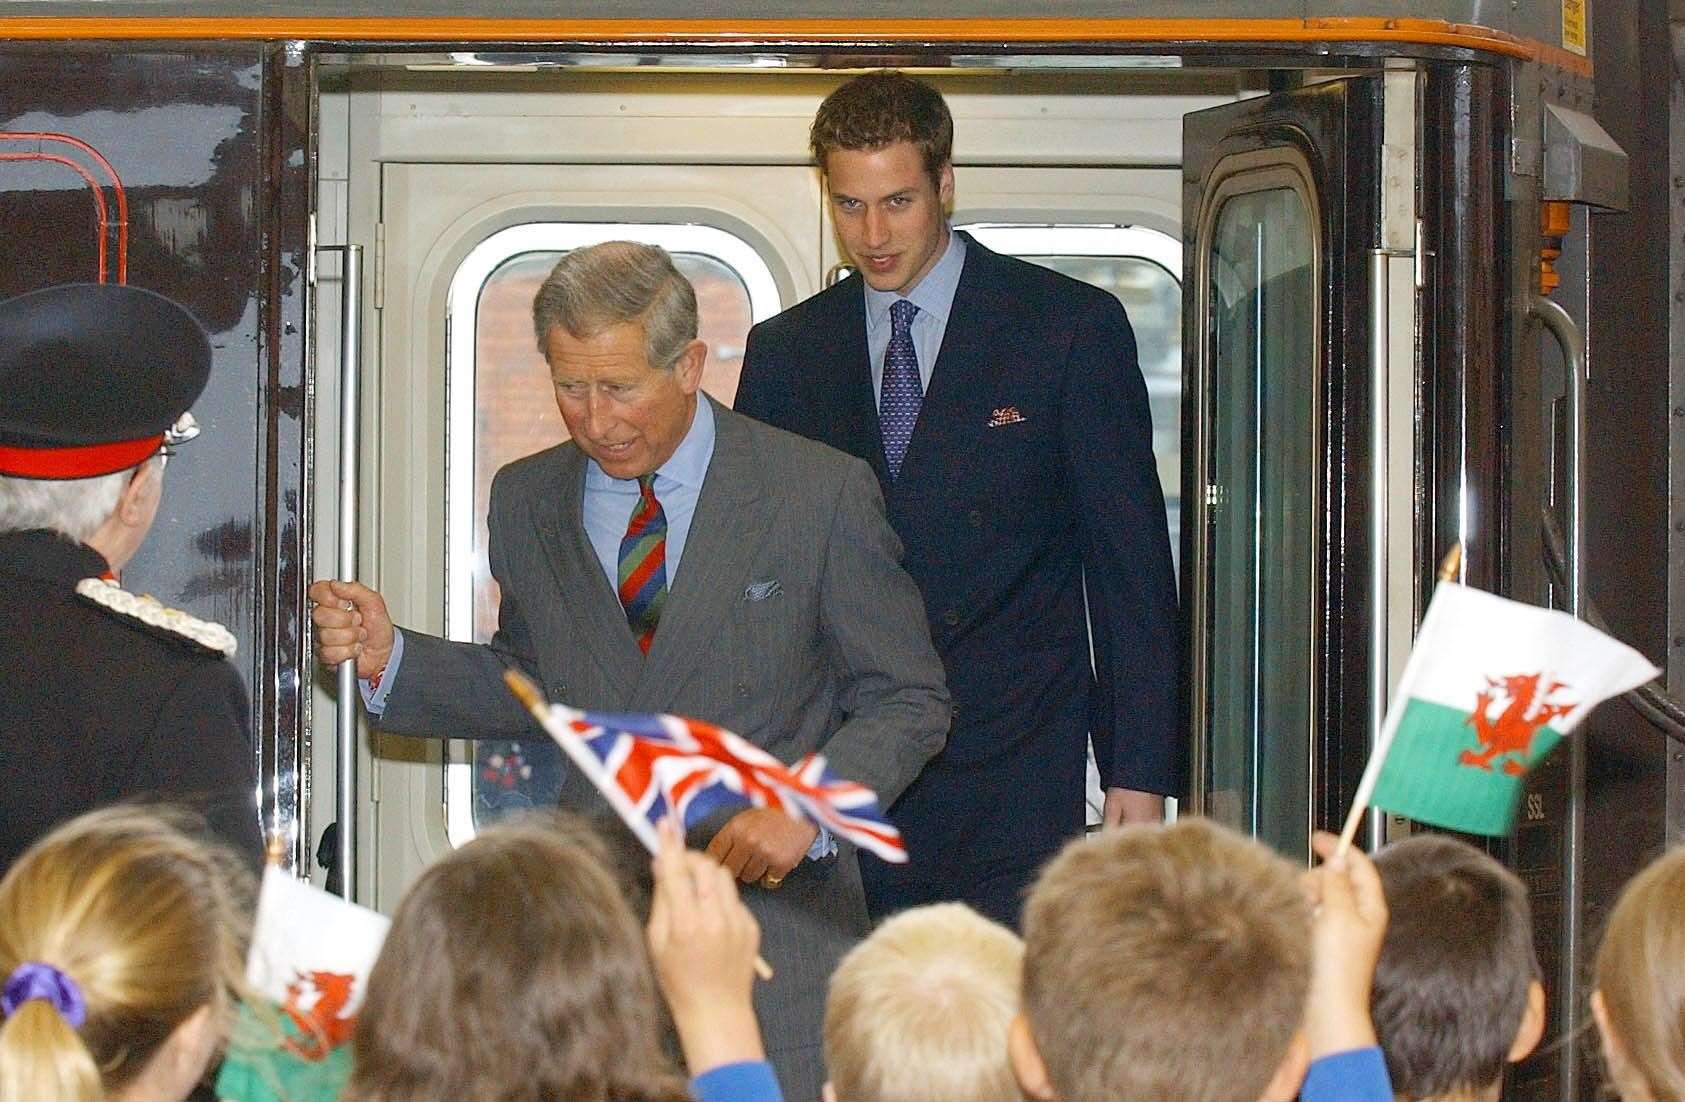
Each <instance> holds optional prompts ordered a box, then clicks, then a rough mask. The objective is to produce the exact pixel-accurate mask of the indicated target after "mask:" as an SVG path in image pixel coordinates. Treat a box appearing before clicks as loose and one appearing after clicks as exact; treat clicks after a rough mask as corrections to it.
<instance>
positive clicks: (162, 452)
mask: <svg viewBox="0 0 1685 1102" xmlns="http://www.w3.org/2000/svg"><path fill="white" fill-rule="evenodd" d="M199 432H200V429H199V422H198V421H196V420H194V418H193V415H192V414H191V413H184V414H182V415H181V416H180V417H178V418H176V423H175V424H173V425H171V426H170V427H169V428H167V429H165V430H164V443H163V444H162V445H160V446H159V448H158V469H159V471H162V470H163V469H164V468H165V467H167V466H169V463H170V459H171V458H172V457H173V456H174V455H175V454H176V452H177V451H179V450H180V448H181V445H183V444H185V443H187V442H188V441H189V440H193V439H195V438H197V437H198V435H199Z"/></svg>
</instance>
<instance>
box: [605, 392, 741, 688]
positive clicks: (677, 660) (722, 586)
mask: <svg viewBox="0 0 1685 1102" xmlns="http://www.w3.org/2000/svg"><path fill="white" fill-rule="evenodd" d="M705 400H707V401H713V399H711V398H710V399H705ZM769 511H770V502H769V500H768V498H767V496H766V492H765V489H764V487H763V486H762V484H761V474H760V471H759V470H758V469H757V468H756V465H755V459H754V447H753V444H752V443H751V442H750V439H749V434H748V432H747V431H746V430H745V428H744V426H743V420H742V418H741V417H739V416H738V415H737V414H734V413H732V412H731V411H730V410H727V409H725V408H724V407H722V406H720V405H719V404H718V403H715V405H714V456H713V458H712V459H711V460H709V462H708V474H707V477H706V478H705V479H704V480H703V483H702V494H701V496H700V497H699V498H698V499H697V502H696V515H695V516H694V517H693V518H692V519H691V522H690V534H689V535H688V536H686V537H685V553H684V560H683V561H682V562H681V563H680V564H679V572H678V576H677V577H676V578H673V579H670V580H669V584H670V585H671V586H672V588H671V590H670V591H669V592H668V594H667V606H666V608H664V609H663V610H662V613H661V626H660V627H659V628H657V629H656V632H655V642H654V644H653V645H652V646H651V647H650V651H649V658H648V659H647V660H646V661H645V662H644V663H643V673H642V676H641V677H640V678H639V679H638V683H637V689H636V690H635V692H634V694H633V702H632V706H633V707H634V708H637V709H639V710H648V711H667V710H670V705H669V703H668V702H669V701H670V700H671V699H672V698H673V694H674V693H676V692H677V691H678V690H679V689H680V688H681V687H682V686H683V685H684V681H685V678H686V677H687V676H689V674H690V671H691V669H692V668H693V667H694V665H695V664H696V662H697V661H699V660H700V659H701V658H702V657H703V656H704V655H706V653H707V651H708V644H709V642H710V641H711V640H712V639H713V637H714V635H715V634H716V633H717V632H718V631H719V629H720V625H721V624H723V623H724V622H725V618H726V617H727V616H728V615H729V614H730V612H731V608H732V605H733V604H734V603H735V602H737V601H738V600H740V599H741V598H742V596H743V587H744V585H745V584H746V581H747V578H748V572H749V568H750V566H751V565H752V563H751V559H752V556H753V554H754V550H755V548H756V547H758V546H759V545H760V544H761V542H762V539H763V537H764V534H765V529H766V526H767V523H768V519H769ZM629 634H630V633H629V632H628V635H629Z"/></svg>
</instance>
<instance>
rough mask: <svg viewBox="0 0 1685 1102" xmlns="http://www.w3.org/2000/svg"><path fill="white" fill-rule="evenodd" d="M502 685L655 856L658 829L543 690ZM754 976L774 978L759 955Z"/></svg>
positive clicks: (514, 676) (515, 674) (525, 684)
mask: <svg viewBox="0 0 1685 1102" xmlns="http://www.w3.org/2000/svg"><path fill="white" fill-rule="evenodd" d="M503 683H504V684H505V685H507V686H508V687H509V691H510V692H512V693H514V694H515V699H516V700H519V701H520V702H521V704H522V705H523V706H524V707H525V708H526V710H527V711H529V712H531V713H532V718H534V719H536V720H537V721H538V725H539V726H540V727H543V728H544V730H545V731H546V732H547V733H548V734H549V735H550V737H551V738H552V739H554V740H555V741H556V743H557V744H558V745H559V746H561V748H562V750H563V751H565V752H566V753H567V756H568V757H569V758H571V759H573V763H574V764H575V765H577V766H578V767H579V769H580V771H581V772H583V773H584V774H585V775H586V776H588V777H590V778H591V780H592V782H593V783H594V784H596V786H597V791H599V792H601V793H602V794H603V798H604V799H606V800H607V801H608V802H609V806H610V807H612V808H614V810H615V813H616V814H618V815H619V816H620V818H621V821H622V822H624V823H625V824H626V828H627V829H628V830H630V831H631V832H632V833H633V834H634V835H636V836H637V838H638V841H640V842H642V843H643V844H644V848H646V849H648V850H649V852H650V856H652V857H653V856H655V853H656V851H657V849H659V848H660V845H661V843H660V840H659V839H658V838H657V837H656V833H655V828H654V827H653V826H651V825H650V822H649V820H648V819H646V818H645V817H644V816H643V815H641V814H639V813H638V809H637V808H635V807H633V806H632V803H631V801H630V800H628V799H627V798H626V794H625V793H624V792H622V791H620V787H619V786H618V785H617V784H615V782H614V778H613V777H610V776H608V775H607V773H606V772H605V771H604V769H603V766H602V763H601V762H599V761H598V760H597V759H596V755H594V754H592V753H591V751H590V750H588V749H586V748H585V747H584V746H581V745H580V741H579V736H578V734H576V733H575V732H574V731H571V730H569V729H568V728H567V727H565V726H564V725H562V724H560V723H557V722H556V720H555V717H554V716H553V715H552V714H551V710H550V703H549V701H547V700H545V699H544V693H543V691H542V690H540V689H539V687H538V686H537V685H536V684H534V683H533V680H532V678H530V677H528V676H527V675H526V674H524V673H522V672H521V671H519V670H504V671H503ZM755 975H757V976H759V977H760V978H761V979H763V980H770V979H772V975H773V972H772V965H770V964H768V963H767V962H766V961H765V960H763V959H762V958H761V957H759V956H757V957H756V958H755Z"/></svg>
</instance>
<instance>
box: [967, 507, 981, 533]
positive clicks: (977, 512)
mask: <svg viewBox="0 0 1685 1102" xmlns="http://www.w3.org/2000/svg"><path fill="white" fill-rule="evenodd" d="M965 519H966V520H968V521H970V522H971V526H972V527H973V528H981V527H983V511H982V510H981V509H973V510H971V512H969V513H967V514H965Z"/></svg>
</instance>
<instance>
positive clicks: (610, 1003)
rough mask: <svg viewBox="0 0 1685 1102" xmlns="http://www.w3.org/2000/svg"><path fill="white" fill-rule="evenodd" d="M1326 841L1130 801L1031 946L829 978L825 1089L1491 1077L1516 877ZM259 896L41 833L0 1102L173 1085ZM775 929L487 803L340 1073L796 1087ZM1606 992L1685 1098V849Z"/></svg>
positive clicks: (930, 927)
mask: <svg viewBox="0 0 1685 1102" xmlns="http://www.w3.org/2000/svg"><path fill="white" fill-rule="evenodd" d="M1315 849H1316V850H1317V853H1318V855H1319V857H1321V858H1322V861H1321V863H1320V864H1319V865H1318V867H1317V868H1315V869H1313V870H1311V871H1310V872H1304V871H1303V870H1300V869H1297V868H1295V867H1294V866H1293V865H1292V864H1290V863H1289V862H1288V861H1286V860H1285V859H1283V858H1282V857H1280V856H1278V855H1276V854H1274V853H1273V852H1271V851H1270V850H1268V849H1266V848H1265V847H1263V846H1262V845H1260V844H1258V843H1256V842H1254V841H1251V840H1248V839H1245V838H1242V837H1240V836H1239V835H1237V834H1235V833H1233V832H1231V831H1229V830H1226V829H1224V828H1222V827H1219V826H1216V825H1214V824H1212V823H1210V822H1208V821H1204V820H1198V819H1189V820H1183V821H1181V822H1178V823H1175V824H1172V825H1168V826H1162V827H1128V828H1124V829H1121V830H1111V831H1104V832H1101V833H1097V834H1093V835H1089V836H1088V837H1086V838H1083V839H1079V840H1077V841H1075V842H1072V843H1071V844H1070V845H1069V846H1068V847H1067V848H1066V849H1065V850H1064V852H1063V853H1061V854H1060V855H1059V857H1058V858H1057V859H1055V860H1054V861H1053V862H1052V863H1050V864H1049V865H1048V867H1047V868H1046V869H1045V870H1044V871H1043V872H1042V874H1041V877H1040V879H1039V880H1038V881H1037V883H1036V885H1035V887H1034V889H1033V891H1032V892H1031V894H1030V897H1029V900H1028V903H1027V907H1026V910H1025V917H1024V933H1023V939H1022V941H1020V939H1019V938H1018V936H1017V935H1015V934H1014V933H1012V932H1011V931H1008V930H1006V929H1003V928H1001V927H999V926H997V925H995V924H993V923H991V922H988V921H986V920H984V919H982V918H980V917H978V916H977V915H976V914H974V913H972V912H971V911H969V910H967V909H966V908H965V907H963V906H960V905H957V904H943V905H936V906H930V907H923V908H918V909H915V910H911V911H907V912H903V913H902V914H900V915H897V916H895V917H893V918H891V919H890V920H888V921H886V922H885V923H883V924H882V925H881V926H880V927H879V928H878V929H877V931H876V932H875V933H873V935H872V936H871V937H870V938H868V939H867V940H866V941H865V942H863V943H862V944H861V945H859V946H858V947H857V948H856V949H855V950H854V951H853V952H852V953H850V954H849V955H848V957H847V958H846V959H845V960H844V961H843V963H842V965H841V966H840V967H839V968H838V970H837V971H836V973H835V975H834V977H833V978H832V981H831V989H830V998H829V1002H828V1005H827V1011H826V1018H825V1036H824V1051H825V1057H826V1063H827V1067H828V1068H829V1071H830V1076H831V1080H830V1082H829V1083H828V1084H827V1085H826V1087H825V1102H954V1100H960V1099H964V1100H975V1102H997V1100H998V1102H1011V1100H1015V1099H1030V1100H1032V1102H1100V1100H1103V1099H1104V1100H1116V1099H1129V1100H1139V1102H1157V1100H1164V1102H1169V1100H1172V1099H1175V1100H1194V1102H1289V1100H1291V1099H1293V1098H1295V1097H1298V1098H1302V1099H1305V1100H1307V1102H1330V1100H1342V1102H1348V1100H1349V1102H1383V1100H1391V1099H1394V1098H1395V1097H1396V1098H1398V1099H1408V1100H1411V1102H1423V1100H1427V1099H1436V1100H1437V1099H1444V1100H1470V1102H1485V1100H1489V1099H1496V1098H1498V1097H1499V1094H1500V1091H1501V1087H1502V1083H1503V1077H1504V1069H1505V1066H1506V1065H1507V1064H1509V1063H1511V1062H1514V1061H1517V1060H1520V1059H1522V1058H1523V1057H1525V1056H1526V1055H1527V1054H1528V1053H1530V1052H1531V1051H1533V1050H1534V1048H1535V1047H1536V1046H1538V1045H1539V1044H1540V1042H1541V1039H1542V1035H1543V1031H1544V1028H1545V1012H1544V992H1543V989H1542V987H1541V985H1540V975H1539V966H1538V962H1537V961H1536V960H1535V958H1534V955H1533V950H1532V932H1531V923H1530V920H1529V916H1528V912H1527V902H1526V896H1525V892H1524V891H1523V888H1522V886H1521V884H1520V883H1519V881H1517V880H1516V878H1515V877H1514V876H1513V875H1512V874H1510V873H1509V872H1507V871H1506V870H1505V869H1504V868H1503V867H1502V866H1500V865H1499V864H1498V863H1497V862H1495V861H1494V860H1492V859H1491V858H1490V857H1488V856H1486V855H1485V854H1483V853H1481V852H1480V851H1478V850H1475V849H1473V848H1471V847H1469V846H1467V845H1465V844H1463V843H1461V842H1458V841H1455V840H1453V839H1451V838H1448V837H1445V836H1440V835H1420V836H1416V837H1413V838H1409V839H1406V840H1404V841H1400V842H1397V843H1395V844H1393V845H1390V846H1388V847H1386V848H1384V849H1383V850H1381V851H1380V853H1378V854H1377V855H1376V858H1375V860H1374V861H1373V862H1371V861H1370V860H1369V859H1368V858H1367V857H1366V856H1364V855H1363V854H1362V853H1360V852H1357V851H1350V852H1346V853H1337V852H1336V848H1335V841H1334V839H1333V838H1331V837H1329V836H1322V835H1319V836H1318V837H1317V839H1316V841H1315ZM250 901H251V883H250V873H249V871H248V870H246V869H245V868H244V867H243V866H241V864H240V863H239V862H238V861H230V860H227V859H225V858H223V857H221V856H220V855H219V854H218V852H217V851H216V850H215V849H213V848H212V847H210V846H208V845H207V844H205V843H204V842H202V841H200V840H198V838H197V836H196V835H194V834H193V833H192V832H191V831H189V830H186V829H184V828H183V827H182V826H181V825H180V824H178V823H177V822H176V821H174V820H172V819H171V818H169V817H168V816H166V815H163V814H160V813H159V812H157V811H152V810H141V809H136V808H115V809H107V810H103V811H97V812H93V813H91V814H87V815H84V816H82V817H80V818H78V819H75V820H72V821H70V822H69V823H67V824H65V825H63V826H61V827H59V828H58V829H57V830H55V831H54V832H53V833H52V834H50V835H48V836H47V837H45V838H43V839H41V840H40V841H39V842H37V843H36V845H35V846H34V847H33V848H32V849H31V850H30V851H29V852H28V853H27V854H26V855H25V856H24V857H23V859H21V860H20V861H19V862H18V863H17V864H16V865H15V866H14V867H13V868H12V869H11V871H10V872H9V873H8V874H7V876H6V878H5V879H4V881H0V975H3V976H4V977H5V979H4V987H3V991H0V1015H3V1018H0V1102H13V1100H19V1102H21V1100H24V1099H49V1098H50V1099H77V1100H85V1099H102V1098H104V1099H122V1100H130V1102H142V1100H155V1099H156V1100H163V1099H168V1100H178V1099H183V1098H187V1097H188V1096H189V1095H190V1093H191V1092H192V1091H193V1090H194V1089H195V1087H196V1085H198V1084H200V1083H201V1082H202V1080H203V1079H204V1077H205V1074H206V1069H207V1068H208V1067H209V1066H210V1065H211V1064H212V1063H213V1062H214V1061H215V1059H216V1056H217V1053H218V1051H219V1049H220V1048H221V1047H222V1046H223V1045H224V1044H225V1043H226V1040H227V1037H228V1035H229V1031H230V1023H231V1021H232V1018H233V1013H234V1009H235V1007H236V1005H237V1004H238V1003H239V1001H240V1000H242V999H245V998H248V997H249V996H248V994H247V992H245V990H244V983H243V980H242V978H241V976H242V956H243V952H244V945H245V941H246V937H247V922H248V919H247V915H248V914H249V907H250ZM758 945H759V932H758V930H757V929H756V926H755V922H754V919H753V918H752V917H751V916H750V915H749V912H748V910H747V909H746V908H745V907H744V906H743V904H742V903H741V901H740V900H739V898H738V895H737V890H736V887H735V883H734V881H733V879H732V877H731V876H730V874H729V873H727V872H726V871H724V870H723V869H722V868H721V867H720V866H718V865H717V864H715V863H714V862H713V861H712V860H711V859H709V858H708V857H706V856H704V855H702V854H698V853H694V852H688V851H686V850H685V849H684V847H683V844H682V841H681V840H680V839H679V838H678V835H677V834H676V832H672V831H668V832H665V833H664V838H663V848H662V851H661V853H660V855H659V856H658V857H657V858H656V860H655V864H654V890H653V897H652V898H651V899H650V901H649V905H648V916H647V919H645V920H644V921H643V922H640V920H639V918H638V917H637V913H636V910H635V906H634V902H633V901H632V900H631V899H630V898H629V895H628V891H627V889H626V887H625V886H624V885H623V884H622V882H621V880H620V879H619V878H617V876H616V875H615V871H614V870H612V869H611V868H610V867H609V865H608V863H607V861H606V859H605V855H604V852H603V850H602V848H601V847H600V846H599V845H598V843H597V842H596V841H595V840H594V839H593V838H592V837H591V836H589V835H588V834H587V833H585V832H584V830H583V828H581V827H579V826H577V825H574V824H569V823H565V822H563V823H557V822H552V821H548V820H540V819H532V820H528V821H525V822H521V823H516V824H511V825H505V826H500V827H498V828H496V829H493V830H490V831H488V832H486V833H485V834H483V835H482V836H481V837H479V838H478V839H476V840H475V841H473V842H471V843H469V844H468V845H466V846H464V847H462V848H461V849H459V850H457V851H456V852H455V853H453V854H452V855H450V856H449V857H447V858H445V859H444V860H442V861H440V862H439V863H437V864H436V865H434V866H433V867H432V868H430V869H429V870H427V871H426V872H425V873H424V874H423V875H422V877H421V878H420V879H419V880H418V881H417V882H416V884H415V885H414V886H413V887H412V888H411V889H410V891H409V893H408V894H407V895H406V896H405V898H404V900H403V902H402V903H401V904H400V906H399V908H398V910H397V913H396V915H395V916H394V918H393V923H392V928H391V931H390V933H389V935H388V937H387V940H386V942H385V945H384V948H383V949H382V951H381V955H380V958H379V960H378V962H377V963H376V965H375V967H374V970H373V972H372V974H371V975H370V977H369V981H368V992H367V999H366V1001H365V1003H364V1005H363V1009H362V1013H361V1017H360V1020H359V1022H358V1025H357V1029H356V1033H355V1036H354V1040H353V1051H354V1059H353V1061H352V1065H353V1070H352V1072H351V1077H350V1081H349V1083H347V1084H346V1085H345V1087H344V1091H343V1094H342V1095H341V1097H344V1098H346V1099H352V1100H356V1102H389V1100H397V1099H405V1100H411V1099H441V1100H443V1099H453V1100H454V1099H500V1100H503V1099H510V1100H512V1099H532V1100H534V1102H537V1100H569V1102H574V1100H578V1102H668V1100H671V1102H680V1100H685V1099H696V1100H699V1102H770V1100H775V1099H779V1098H780V1097H781V1095H780V1092H779V1088H778V1084H777V1082H776V1080H775V1079H774V1077H773V1075H772V1072H771V1069H770V1067H769V1066H768V1065H767V1064H766V1062H765V1059H764V1055H763V1052H762V1048H761V1039H760V1033H759V1028H758V1026H757V1024H756V1021H755V1018H754V1012H753V1009H752V1004H751V999H750V992H751V988H752V987H753V984H754V982H755V980H754V967H755V962H756V953H757V951H758ZM1595 987H1596V990H1595V992H1594V993H1593V995H1592V996H1591V1011H1592V1015H1593V1016H1594V1018H1595V1020H1596V1023H1597V1028H1598V1031H1599V1034H1600V1036H1601V1039H1602V1045H1603V1053H1604V1058H1605V1059H1604V1063H1605V1065H1606V1072H1607V1080H1608V1083H1609V1085H1610V1086H1611V1087H1612V1089H1613V1090H1614V1091H1615V1092H1617V1093H1618V1095H1619V1097H1621V1098H1622V1099H1624V1100H1625V1102H1685V849H1682V850H1677V851H1674V852H1672V853H1669V854H1666V855H1664V856H1663V857H1661V858H1660V859H1659V860H1657V861H1656V862H1655V863H1654V864H1653V865H1651V866H1650V868H1649V869H1648V870H1646V871H1645V872H1644V873H1643V874H1642V875H1640V876H1639V877H1637V878H1636V879H1635V880H1634V881H1633V882H1632V883H1631V884H1630V885H1629V886H1628V887H1627V889H1626V891H1625V893H1624V894H1623V896H1622V897H1621V899H1620V902H1619V904H1618V906H1617V907H1616V908H1615V910H1614V912H1613V914H1612V915H1611V917H1610V920H1609V923H1608V927H1607V930H1606V931H1605V932H1604V934H1603V937H1602V941H1601V947H1600V949H1599V951H1598V954H1597V961H1596V982H1595ZM675 1039H676V1042H677V1045H676V1048H677V1051H675V1046H674V1044H673V1043H672V1042H673V1040H675ZM681 1067H682V1069H683V1070H681ZM687 1077H688V1078H687Z"/></svg>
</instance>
